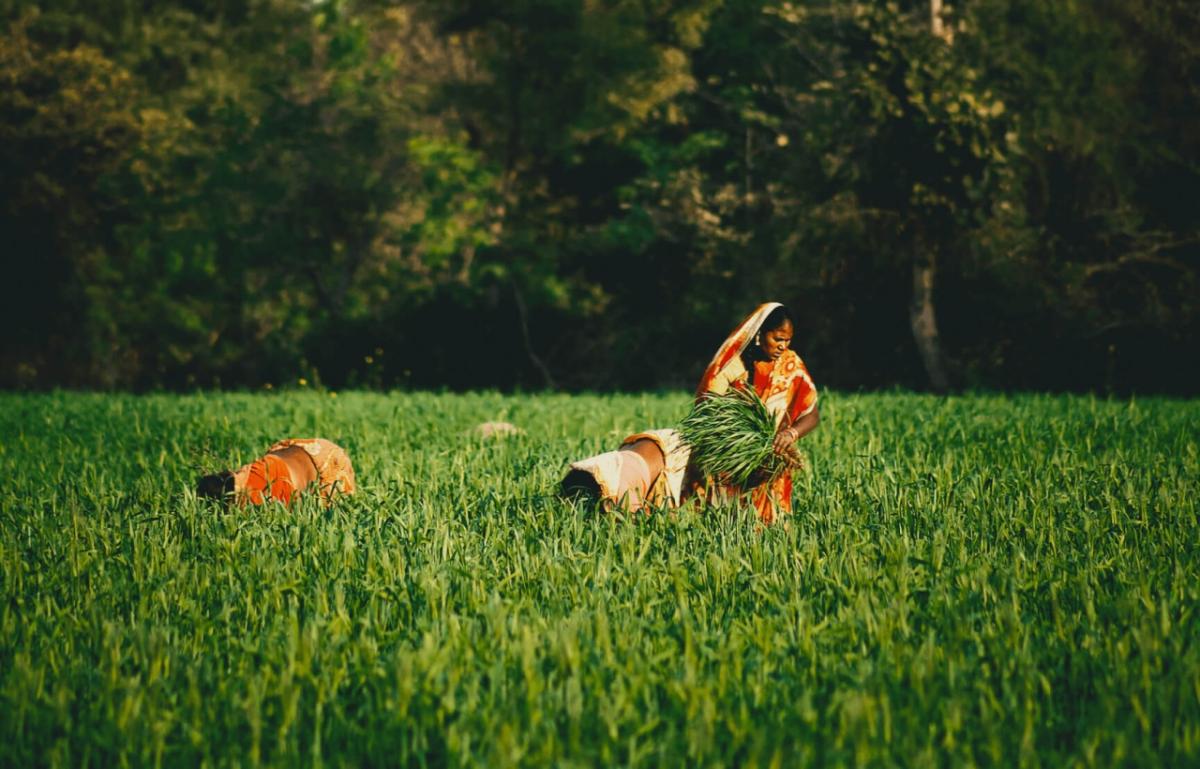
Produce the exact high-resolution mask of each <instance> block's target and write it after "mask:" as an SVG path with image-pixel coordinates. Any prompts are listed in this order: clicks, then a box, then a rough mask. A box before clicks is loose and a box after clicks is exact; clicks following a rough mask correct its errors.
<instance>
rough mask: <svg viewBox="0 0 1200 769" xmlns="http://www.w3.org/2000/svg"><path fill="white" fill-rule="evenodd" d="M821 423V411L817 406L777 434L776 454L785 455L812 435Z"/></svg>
mask: <svg viewBox="0 0 1200 769" xmlns="http://www.w3.org/2000/svg"><path fill="white" fill-rule="evenodd" d="M820 423H821V414H820V409H819V408H818V407H816V406H813V410H812V411H810V412H808V413H807V414H805V415H804V416H802V417H800V418H799V419H797V420H796V421H795V422H792V423H791V424H790V425H788V426H787V427H784V428H781V429H780V430H779V432H777V433H775V443H774V448H775V453H776V454H783V453H785V452H786V451H787V450H788V449H790V448H791V446H792V444H794V443H795V442H796V441H798V440H800V439H801V438H803V437H804V436H806V435H808V434H809V433H811V432H812V431H813V430H815V429H816V428H817V425H819V424H820Z"/></svg>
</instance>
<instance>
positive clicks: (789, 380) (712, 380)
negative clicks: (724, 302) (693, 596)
mask: <svg viewBox="0 0 1200 769" xmlns="http://www.w3.org/2000/svg"><path fill="white" fill-rule="evenodd" d="M779 306H780V304H779V303H778V302H767V303H766V304H762V305H759V307H758V309H756V310H755V311H754V312H753V313H751V314H750V317H748V318H746V319H745V320H744V321H742V323H741V325H739V326H738V327H737V328H736V329H735V330H734V332H733V333H732V334H730V335H729V337H728V338H726V340H725V342H724V343H723V344H722V345H721V347H720V349H718V350H717V354H716V355H714V356H713V358H712V361H711V362H709V364H708V368H707V369H705V371H704V376H703V377H701V378H700V386H699V387H698V388H697V389H696V400H699V399H701V398H703V397H705V396H706V395H709V394H715V395H722V394H724V393H726V392H728V391H729V388H730V387H753V388H754V392H755V393H757V394H758V397H760V398H762V400H763V402H764V403H766V405H767V410H768V411H770V412H771V414H772V415H773V416H774V417H775V426H776V427H777V428H779V427H783V426H786V425H790V424H792V423H793V422H795V421H796V420H797V419H799V418H800V417H803V416H805V415H806V414H808V413H810V412H811V411H812V410H813V409H815V408H816V407H817V387H816V385H815V384H813V381H812V377H810V376H809V375H808V369H807V368H805V366H804V361H802V360H800V356H799V355H797V354H796V353H795V351H793V350H791V349H788V350H787V351H785V352H784V353H783V355H781V356H779V358H778V359H777V360H774V361H771V360H766V361H756V362H755V363H754V370H753V371H752V372H751V371H747V370H746V365H745V364H744V363H743V362H742V353H743V352H744V351H745V350H746V348H747V347H748V346H750V345H751V344H753V343H754V339H755V337H756V336H757V335H758V333H759V331H760V330H761V328H762V324H763V322H764V321H765V320H766V319H767V316H768V315H770V314H771V312H772V311H773V310H774V309H775V308H776V307H779ZM692 492H693V493H694V494H695V495H696V496H697V498H699V499H703V500H706V501H707V502H709V503H712V504H722V503H727V502H730V501H732V500H734V499H737V498H738V497H741V496H743V495H746V494H749V496H750V501H751V502H753V504H754V507H755V509H756V510H757V511H758V517H759V519H760V520H762V522H763V523H767V524H769V523H771V522H772V521H774V520H775V518H776V516H780V517H782V516H785V515H788V514H790V513H791V512H792V474H791V472H785V473H783V474H781V475H780V476H779V477H778V478H776V479H775V480H774V481H769V482H764V483H761V484H759V485H757V486H754V487H751V488H748V489H744V488H740V487H737V486H732V485H730V484H724V483H720V482H718V481H717V480H716V479H714V478H694V479H693V482H692Z"/></svg>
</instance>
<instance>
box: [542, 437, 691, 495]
mask: <svg viewBox="0 0 1200 769" xmlns="http://www.w3.org/2000/svg"><path fill="white" fill-rule="evenodd" d="M690 451H691V450H690V449H689V448H688V446H687V444H685V443H684V442H683V441H682V440H681V439H680V437H679V433H678V432H676V431H675V430H648V431H646V432H644V433H637V434H635V435H631V436H629V437H628V438H626V439H625V440H624V441H622V442H621V446H620V448H618V449H617V450H616V451H609V452H605V453H604V454H598V455H596V456H594V457H588V458H587V459H581V460H579V461H578V462H572V463H571V466H570V470H568V471H567V475H566V477H564V478H563V479H562V482H561V484H560V485H561V488H562V494H563V496H566V497H574V496H583V497H586V498H590V499H593V500H596V501H599V502H600V503H601V504H602V505H603V506H604V509H606V510H616V509H619V510H627V511H629V512H637V511H639V510H641V509H643V508H644V507H678V506H679V504H680V502H681V501H682V499H681V496H680V495H681V494H682V492H683V476H684V471H685V470H686V469H687V463H688V455H689V453H690Z"/></svg>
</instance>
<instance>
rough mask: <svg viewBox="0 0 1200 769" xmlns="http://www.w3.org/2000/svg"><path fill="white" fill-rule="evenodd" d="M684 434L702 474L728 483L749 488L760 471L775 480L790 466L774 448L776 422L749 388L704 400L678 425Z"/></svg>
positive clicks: (732, 390) (733, 390)
mask: <svg viewBox="0 0 1200 769" xmlns="http://www.w3.org/2000/svg"><path fill="white" fill-rule="evenodd" d="M679 432H680V434H681V435H682V436H683V440H684V441H685V442H686V443H687V444H688V445H690V446H691V447H692V461H693V462H695V464H696V467H697V468H698V469H699V470H700V472H702V473H704V474H705V475H707V476H712V477H716V478H720V479H721V480H722V481H723V482H725V483H731V484H733V485H736V486H746V485H747V482H748V481H749V480H750V477H751V476H752V475H755V474H756V473H758V472H759V471H761V472H762V473H765V474H766V476H767V477H768V478H774V477H775V476H777V475H779V474H780V473H781V472H783V471H784V470H785V469H787V467H788V464H789V463H788V462H787V461H786V460H785V459H784V458H783V457H781V456H779V455H778V454H776V453H775V452H774V450H773V448H772V442H773V441H774V439H775V419H774V417H772V416H771V413H770V412H769V411H767V406H766V404H764V403H763V402H762V399H760V398H759V397H758V395H756V394H755V393H754V391H753V390H750V389H747V388H739V387H734V388H732V389H730V390H729V392H727V393H725V394H724V395H709V396H707V397H705V398H703V399H701V400H700V401H699V402H698V403H696V405H695V406H693V407H692V412H691V413H690V414H688V415H687V417H686V418H685V419H684V420H683V422H682V423H681V424H680V425H679Z"/></svg>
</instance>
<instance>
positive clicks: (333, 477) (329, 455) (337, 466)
mask: <svg viewBox="0 0 1200 769" xmlns="http://www.w3.org/2000/svg"><path fill="white" fill-rule="evenodd" d="M292 446H299V447H300V448H302V449H304V450H305V451H306V452H307V453H308V456H309V457H311V458H312V461H313V465H314V466H315V467H316V468H317V484H318V486H319V489H318V490H319V492H320V494H321V498H322V499H324V500H325V504H330V503H331V502H332V501H333V498H334V497H335V496H336V495H338V494H353V493H354V492H355V490H356V489H357V488H358V486H357V483H356V482H355V479H354V465H352V464H351V463H350V457H349V456H348V455H347V454H346V451H345V450H344V449H343V448H342V447H341V446H339V445H337V444H336V443H334V442H333V441H327V440H325V439H324V438H288V439H286V440H282V441H279V442H278V443H276V444H275V445H273V446H271V448H270V449H268V451H279V450H281V449H286V448H290V447H292Z"/></svg>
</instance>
